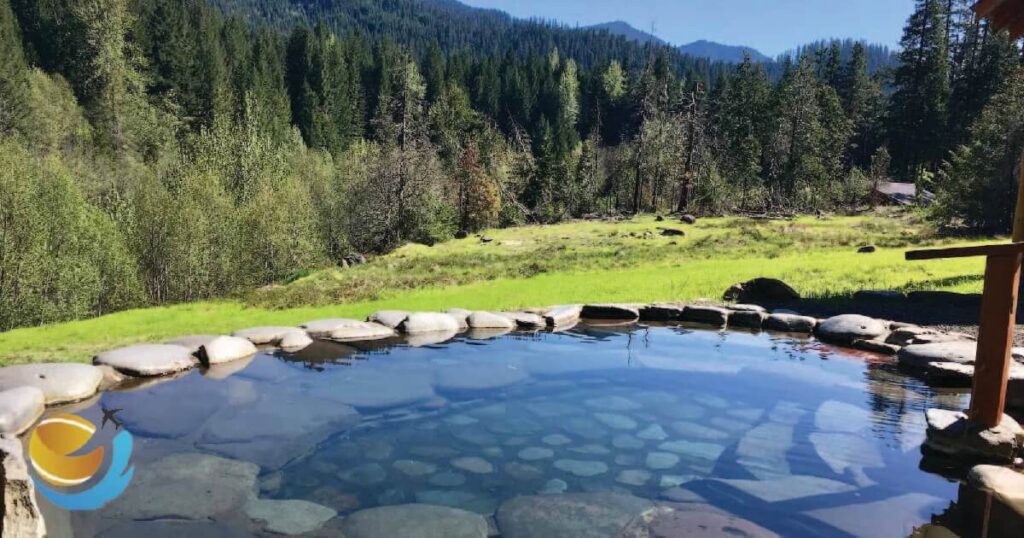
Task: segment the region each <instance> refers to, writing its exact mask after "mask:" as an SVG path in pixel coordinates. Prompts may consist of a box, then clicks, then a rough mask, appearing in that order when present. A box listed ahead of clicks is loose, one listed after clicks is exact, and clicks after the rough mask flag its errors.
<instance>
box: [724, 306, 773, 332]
mask: <svg viewBox="0 0 1024 538" xmlns="http://www.w3.org/2000/svg"><path fill="white" fill-rule="evenodd" d="M767 318H768V314H765V313H764V312H756V311H748V310H732V311H731V312H730V313H729V325H730V326H732V327H740V328H744V329H758V330H760V329H761V328H762V327H763V326H764V321H765V319H767Z"/></svg>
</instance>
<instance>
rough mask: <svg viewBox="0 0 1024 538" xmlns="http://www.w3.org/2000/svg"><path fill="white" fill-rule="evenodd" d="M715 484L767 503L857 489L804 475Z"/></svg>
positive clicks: (721, 480) (719, 480) (728, 481)
mask: <svg viewBox="0 0 1024 538" xmlns="http://www.w3.org/2000/svg"><path fill="white" fill-rule="evenodd" d="M715 482H720V483H722V484H726V485H728V486H731V487H734V488H736V489H738V490H740V491H742V492H743V493H746V494H747V495H750V496H752V497H756V498H758V499H760V500H762V501H764V502H767V503H777V502H785V501H792V500H794V499H803V498H806V497H817V496H819V495H834V494H837V493H847V492H850V491H854V490H856V489H857V487H856V486H851V485H850V484H844V483H843V482H837V481H835V480H829V479H827V478H820V477H817V476H805V475H791V476H787V477H783V478H776V479H771V480H727V479H715Z"/></svg>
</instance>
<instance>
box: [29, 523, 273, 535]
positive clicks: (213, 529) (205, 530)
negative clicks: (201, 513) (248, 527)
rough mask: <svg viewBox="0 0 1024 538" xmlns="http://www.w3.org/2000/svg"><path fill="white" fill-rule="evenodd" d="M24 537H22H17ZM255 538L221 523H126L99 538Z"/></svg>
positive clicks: (104, 532) (118, 525) (114, 527)
mask: <svg viewBox="0 0 1024 538" xmlns="http://www.w3.org/2000/svg"><path fill="white" fill-rule="evenodd" d="M17 536H22V535H20V534H19V535H17ZM140 536H145V537H146V538H181V537H182V536H187V537H188V538H254V537H255V535H253V534H250V533H248V532H245V531H243V530H240V529H236V528H234V527H230V526H228V525H224V524H221V523H211V522H205V521H204V522H199V521H126V522H123V523H118V524H117V525H114V526H113V527H110V528H109V529H106V530H104V531H103V532H101V533H100V534H98V535H97V538H139V537H140Z"/></svg>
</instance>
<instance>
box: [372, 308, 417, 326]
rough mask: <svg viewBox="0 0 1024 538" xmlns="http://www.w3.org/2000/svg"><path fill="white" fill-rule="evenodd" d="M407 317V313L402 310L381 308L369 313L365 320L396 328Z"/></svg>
mask: <svg viewBox="0 0 1024 538" xmlns="http://www.w3.org/2000/svg"><path fill="white" fill-rule="evenodd" d="M408 317H409V313H408V312H405V311H404V310H381V311H380V312H376V313H374V314H371V315H370V317H368V318H366V321H369V322H372V323H379V324H381V325H383V326H385V327H387V328H389V329H397V328H398V326H399V325H401V324H402V322H403V321H405V319H406V318H408Z"/></svg>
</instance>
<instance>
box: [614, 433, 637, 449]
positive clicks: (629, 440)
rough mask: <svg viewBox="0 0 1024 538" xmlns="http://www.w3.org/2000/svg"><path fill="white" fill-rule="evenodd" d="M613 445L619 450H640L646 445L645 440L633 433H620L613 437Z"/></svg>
mask: <svg viewBox="0 0 1024 538" xmlns="http://www.w3.org/2000/svg"><path fill="white" fill-rule="evenodd" d="M612 446H614V447H615V448H618V449H619V450H638V449H641V448H643V447H644V442H643V441H642V440H640V439H637V438H636V437H633V436H632V435H626V434H623V433H620V434H618V435H616V436H615V437H613V438H612Z"/></svg>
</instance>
